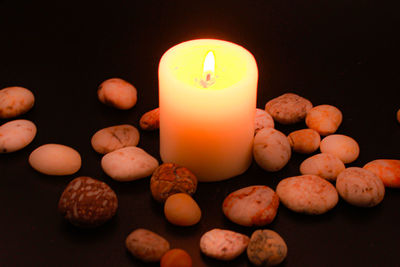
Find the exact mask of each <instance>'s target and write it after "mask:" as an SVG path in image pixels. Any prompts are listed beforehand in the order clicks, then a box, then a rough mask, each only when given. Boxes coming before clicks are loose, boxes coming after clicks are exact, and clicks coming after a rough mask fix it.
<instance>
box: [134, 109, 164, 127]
mask: <svg viewBox="0 0 400 267" xmlns="http://www.w3.org/2000/svg"><path fill="white" fill-rule="evenodd" d="M139 125H140V128H141V129H142V130H146V131H152V130H156V129H158V128H160V108H155V109H153V110H150V111H148V112H146V113H145V114H143V116H142V117H141V118H140V121H139Z"/></svg>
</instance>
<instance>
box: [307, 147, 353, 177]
mask: <svg viewBox="0 0 400 267" xmlns="http://www.w3.org/2000/svg"><path fill="white" fill-rule="evenodd" d="M345 168H346V167H345V166H344V163H343V162H342V161H341V160H340V159H339V158H338V157H336V156H335V155H332V154H328V153H320V154H316V155H314V156H312V157H309V158H308V159H306V160H304V161H303V162H302V163H301V164H300V173H301V174H314V175H317V176H319V177H322V178H324V179H327V180H329V181H335V180H336V177H337V176H338V175H339V173H341V172H342V171H343V170H344V169H345Z"/></svg>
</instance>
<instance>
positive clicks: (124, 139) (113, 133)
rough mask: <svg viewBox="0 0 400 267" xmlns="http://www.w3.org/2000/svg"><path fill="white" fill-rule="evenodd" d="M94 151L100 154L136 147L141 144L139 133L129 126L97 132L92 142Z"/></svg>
mask: <svg viewBox="0 0 400 267" xmlns="http://www.w3.org/2000/svg"><path fill="white" fill-rule="evenodd" d="M91 143H92V147H93V149H94V150H95V151H96V152H97V153H100V154H107V153H109V152H112V151H114V150H117V149H120V148H123V147H127V146H136V145H137V144H138V143H139V131H138V130H137V129H136V128H135V127H133V126H132V125H129V124H122V125H116V126H111V127H107V128H104V129H101V130H99V131H97V132H96V133H95V134H94V135H93V137H92V140H91Z"/></svg>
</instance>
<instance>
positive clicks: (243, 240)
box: [200, 229, 249, 261]
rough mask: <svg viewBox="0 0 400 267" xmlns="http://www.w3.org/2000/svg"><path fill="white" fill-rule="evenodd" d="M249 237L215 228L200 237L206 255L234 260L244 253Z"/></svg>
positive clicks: (201, 247)
mask: <svg viewBox="0 0 400 267" xmlns="http://www.w3.org/2000/svg"><path fill="white" fill-rule="evenodd" d="M248 243H249V237H248V236H246V235H243V234H240V233H236V232H233V231H229V230H222V229H213V230H210V231H208V232H206V233H204V234H203V235H202V236H201V238H200V250H201V252H203V253H204V254H205V255H207V256H208V257H211V258H215V259H218V260H226V261H229V260H233V259H234V258H236V257H237V256H239V255H240V254H242V253H243V251H244V250H245V249H246V248H247V245H248Z"/></svg>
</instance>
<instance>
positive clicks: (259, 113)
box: [254, 108, 275, 134]
mask: <svg viewBox="0 0 400 267" xmlns="http://www.w3.org/2000/svg"><path fill="white" fill-rule="evenodd" d="M274 126H275V123H274V119H273V118H272V116H271V115H269V113H268V112H266V111H265V110H263V109H259V108H256V116H255V118H254V133H255V134H256V133H257V132H258V131H260V130H261V129H263V128H268V127H270V128H274Z"/></svg>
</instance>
